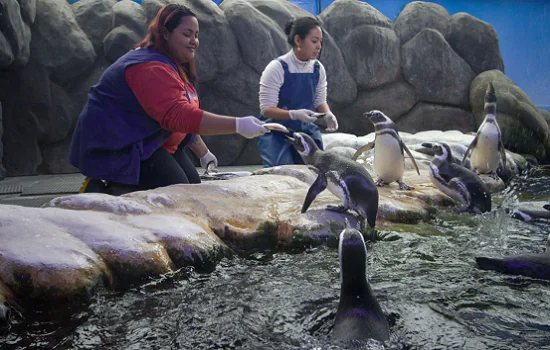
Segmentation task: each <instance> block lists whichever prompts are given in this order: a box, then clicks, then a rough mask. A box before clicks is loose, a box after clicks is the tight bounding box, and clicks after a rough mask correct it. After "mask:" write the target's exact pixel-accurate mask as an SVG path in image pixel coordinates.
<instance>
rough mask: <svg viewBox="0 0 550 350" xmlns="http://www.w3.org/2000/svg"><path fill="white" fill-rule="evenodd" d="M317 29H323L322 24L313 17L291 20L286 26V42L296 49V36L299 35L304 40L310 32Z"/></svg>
mask: <svg viewBox="0 0 550 350" xmlns="http://www.w3.org/2000/svg"><path fill="white" fill-rule="evenodd" d="M315 27H321V23H320V22H319V21H318V20H316V19H315V18H312V17H300V18H297V19H294V18H293V19H291V20H290V21H288V22H287V24H286V25H285V34H286V35H287V38H286V40H287V41H288V43H289V44H290V46H292V47H295V45H296V44H295V43H294V36H295V35H298V36H299V37H300V39H302V40H304V39H305V38H306V36H307V34H308V33H309V31H310V30H311V29H313V28H315Z"/></svg>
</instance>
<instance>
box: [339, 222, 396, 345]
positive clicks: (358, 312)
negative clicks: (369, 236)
mask: <svg viewBox="0 0 550 350" xmlns="http://www.w3.org/2000/svg"><path fill="white" fill-rule="evenodd" d="M346 224H347V222H346ZM338 253H339V256H340V283H341V284H340V302H339V303H338V311H337V312H336V318H335V320H334V326H333V328H332V331H331V337H332V338H333V339H337V340H340V341H350V340H366V339H376V340H379V341H387V340H389V339H390V329H389V325H388V321H387V319H386V316H385V315H384V313H383V312H382V308H381V307H380V304H379V303H378V300H377V299H376V296H375V295H374V293H373V292H372V289H371V287H370V286H369V283H368V282H367V277H366V267H367V247H366V245H365V241H364V240H363V235H362V234H361V232H359V231H358V230H356V229H352V228H350V227H349V226H348V225H347V227H346V228H345V229H344V230H343V231H342V233H340V243H339V246H338Z"/></svg>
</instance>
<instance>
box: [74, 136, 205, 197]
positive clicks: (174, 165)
mask: <svg viewBox="0 0 550 350" xmlns="http://www.w3.org/2000/svg"><path fill="white" fill-rule="evenodd" d="M200 182H201V178H200V175H199V173H198V172H197V169H196V168H195V166H194V165H193V162H191V159H189V157H188V156H187V154H185V147H179V148H178V150H177V151H176V152H175V153H174V154H170V153H168V151H166V150H165V149H163V148H159V149H157V150H156V151H155V152H154V153H153V154H152V155H151V157H149V158H148V159H146V160H142V161H141V163H140V171H139V184H138V185H127V184H122V183H118V182H113V181H109V182H108V183H107V184H105V183H103V182H102V181H101V180H99V179H93V180H92V181H91V182H90V183H89V184H88V186H87V187H86V189H85V190H84V192H88V193H89V192H101V193H107V194H110V195H113V196H120V195H122V194H125V193H130V192H134V191H140V190H151V189H153V188H158V187H164V186H170V185H175V184H198V183H200Z"/></svg>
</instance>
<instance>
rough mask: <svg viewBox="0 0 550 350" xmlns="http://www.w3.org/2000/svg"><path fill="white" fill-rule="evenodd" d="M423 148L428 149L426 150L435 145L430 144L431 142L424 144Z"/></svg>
mask: <svg viewBox="0 0 550 350" xmlns="http://www.w3.org/2000/svg"><path fill="white" fill-rule="evenodd" d="M422 147H426V148H433V144H431V143H429V142H424V143H423V144H422Z"/></svg>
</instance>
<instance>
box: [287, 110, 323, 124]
mask: <svg viewBox="0 0 550 350" xmlns="http://www.w3.org/2000/svg"><path fill="white" fill-rule="evenodd" d="M313 114H315V112H313V111H310V110H309V109H296V110H292V111H288V115H289V116H290V119H292V120H299V121H302V122H305V123H313V122H314V121H316V120H317V118H315V117H312V115H313Z"/></svg>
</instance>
